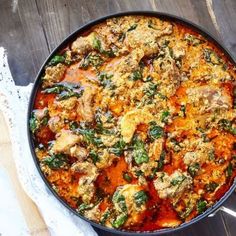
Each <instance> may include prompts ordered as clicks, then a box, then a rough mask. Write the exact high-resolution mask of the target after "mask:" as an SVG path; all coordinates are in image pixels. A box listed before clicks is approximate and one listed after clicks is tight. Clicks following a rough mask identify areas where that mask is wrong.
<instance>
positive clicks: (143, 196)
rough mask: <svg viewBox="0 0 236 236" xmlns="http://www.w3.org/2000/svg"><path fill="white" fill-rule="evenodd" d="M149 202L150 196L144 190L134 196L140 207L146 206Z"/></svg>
mask: <svg viewBox="0 0 236 236" xmlns="http://www.w3.org/2000/svg"><path fill="white" fill-rule="evenodd" d="M147 200H148V196H147V193H146V192H145V191H144V190H141V191H139V192H137V193H135V194H134V201H135V203H136V205H137V206H138V207H140V206H141V205H143V204H145V203H146V202H147Z"/></svg>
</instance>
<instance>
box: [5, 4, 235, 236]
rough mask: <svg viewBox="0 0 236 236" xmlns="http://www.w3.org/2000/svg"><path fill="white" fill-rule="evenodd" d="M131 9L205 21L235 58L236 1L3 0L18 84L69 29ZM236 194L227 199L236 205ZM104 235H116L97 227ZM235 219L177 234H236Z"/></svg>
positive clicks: (210, 220) (7, 41)
mask: <svg viewBox="0 0 236 236" xmlns="http://www.w3.org/2000/svg"><path fill="white" fill-rule="evenodd" d="M129 10H155V11H161V12H168V13H172V14H175V15H178V16H181V17H184V18H186V19H188V20H191V21H193V22H195V23H196V24H198V25H201V26H202V27H204V28H205V29H207V30H208V31H209V32H211V33H212V34H213V35H214V36H215V37H216V38H218V39H219V40H220V41H221V42H222V43H223V44H224V45H225V46H226V47H227V48H228V49H229V50H230V51H231V53H232V55H233V56H234V57H235V58H236V25H235V21H236V0H18V1H17V0H12V1H10V0H0V46H4V47H5V48H6V50H7V52H8V57H9V64H10V68H11V71H12V74H13V77H14V79H15V82H16V84H18V85H27V84H28V83H30V82H33V81H34V79H35V76H36V74H37V72H38V70H39V68H40V67H41V65H42V63H43V61H44V60H45V59H46V57H47V56H48V55H49V53H50V51H52V50H53V49H54V48H55V47H56V46H57V45H58V44H59V43H60V42H61V41H62V40H63V39H64V38H65V37H66V36H67V35H68V34H70V33H71V32H73V31H74V30H76V29H77V28H78V27H80V26H81V25H83V24H85V23H87V22H88V21H90V20H93V19H96V18H98V17H101V16H104V15H107V14H111V13H115V12H121V11H129ZM235 203H236V194H233V195H232V196H231V197H230V199H229V200H228V201H227V202H226V203H225V205H226V206H227V207H230V208H233V209H234V210H236V204H235ZM98 232H99V235H103V236H111V235H112V234H110V233H105V232H102V231H98ZM235 232H236V219H234V218H233V217H231V216H228V215H226V214H225V213H217V215H216V216H215V217H213V218H208V219H205V220H203V221H201V222H199V223H197V224H195V225H193V226H191V227H189V228H188V229H186V230H183V231H181V232H178V233H175V234H173V235H177V236H178V235H193V236H198V235H202V236H205V235H214V236H222V235H232V236H233V235H235V234H236V233H235Z"/></svg>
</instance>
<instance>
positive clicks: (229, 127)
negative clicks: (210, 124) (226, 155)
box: [218, 119, 236, 135]
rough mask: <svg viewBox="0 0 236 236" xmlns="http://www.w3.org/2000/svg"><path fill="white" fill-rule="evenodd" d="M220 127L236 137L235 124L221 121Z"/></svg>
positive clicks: (225, 120)
mask: <svg viewBox="0 0 236 236" xmlns="http://www.w3.org/2000/svg"><path fill="white" fill-rule="evenodd" d="M218 124H219V126H220V127H221V128H222V129H223V130H224V131H227V132H229V133H231V134H233V135H236V128H235V127H233V122H232V121H230V120H227V119H221V120H220V121H219V122H218Z"/></svg>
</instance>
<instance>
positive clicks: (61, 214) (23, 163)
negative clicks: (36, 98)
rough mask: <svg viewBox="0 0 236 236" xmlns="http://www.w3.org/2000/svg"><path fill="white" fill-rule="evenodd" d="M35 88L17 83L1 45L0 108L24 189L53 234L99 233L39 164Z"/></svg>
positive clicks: (65, 235) (74, 235)
mask: <svg viewBox="0 0 236 236" xmlns="http://www.w3.org/2000/svg"><path fill="white" fill-rule="evenodd" d="M31 88H32V84H30V85H28V86H26V87H23V86H16V85H15V83H14V81H13V79H12V75H11V72H10V69H9V66H8V62H7V55H6V52H5V51H4V48H2V47H0V110H2V111H3V113H4V115H5V119H6V121H7V124H8V126H9V130H10V137H11V141H12V144H13V147H14V148H13V156H14V160H15V162H16V167H17V172H18V177H19V180H20V183H21V185H22V187H23V189H24V190H25V192H26V193H27V194H28V196H29V197H30V198H31V199H32V200H33V201H34V202H35V203H36V205H37V206H38V207H39V210H40V212H41V214H42V216H43V218H44V220H45V222H46V224H47V226H48V228H49V231H50V233H51V235H56V236H67V235H73V236H76V235H78V236H96V235H97V234H96V232H95V231H94V230H93V228H92V227H91V225H90V224H88V223H87V222H85V221H84V220H82V219H80V218H79V217H77V216H76V215H74V214H73V213H71V212H70V211H69V210H68V209H66V208H65V207H64V206H63V205H62V204H61V203H60V202H59V201H58V200H57V199H56V198H55V197H54V196H53V195H52V194H51V192H50V191H49V190H48V189H47V187H46V185H45V184H44V182H43V180H42V179H41V177H40V175H39V173H38V171H37V169H36V167H35V164H34V162H33V158H32V156H31V153H30V150H29V145H28V140H27V129H26V124H27V120H26V119H27V117H26V115H27V106H28V100H29V95H30V91H31ZM1 135H4V134H1Z"/></svg>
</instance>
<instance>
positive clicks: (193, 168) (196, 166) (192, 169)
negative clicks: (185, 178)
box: [188, 163, 200, 177]
mask: <svg viewBox="0 0 236 236" xmlns="http://www.w3.org/2000/svg"><path fill="white" fill-rule="evenodd" d="M199 169H200V164H199V163H194V164H192V165H190V166H189V167H188V172H189V173H190V175H191V176H192V177H194V176H195V175H196V174H197V172H198V171H199Z"/></svg>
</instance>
